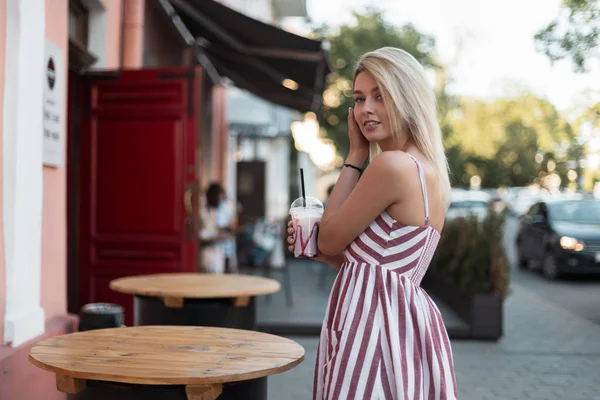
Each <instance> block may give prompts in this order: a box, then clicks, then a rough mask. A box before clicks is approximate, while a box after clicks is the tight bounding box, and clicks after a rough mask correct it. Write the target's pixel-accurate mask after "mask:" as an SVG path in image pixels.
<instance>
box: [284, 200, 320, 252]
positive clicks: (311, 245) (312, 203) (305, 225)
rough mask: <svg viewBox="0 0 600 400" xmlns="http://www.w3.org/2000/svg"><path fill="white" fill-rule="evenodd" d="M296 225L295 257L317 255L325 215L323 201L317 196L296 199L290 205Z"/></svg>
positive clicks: (294, 224)
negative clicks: (320, 225)
mask: <svg viewBox="0 0 600 400" xmlns="http://www.w3.org/2000/svg"><path fill="white" fill-rule="evenodd" d="M290 215H291V217H292V225H293V227H294V236H293V238H294V257H297V258H306V257H316V256H317V253H318V248H317V235H318V231H319V223H320V222H321V217H322V216H323V203H321V202H320V201H319V199H317V198H315V197H310V196H308V197H306V202H305V199H304V198H303V197H300V198H298V199H296V200H295V201H294V202H293V203H292V205H291V207H290Z"/></svg>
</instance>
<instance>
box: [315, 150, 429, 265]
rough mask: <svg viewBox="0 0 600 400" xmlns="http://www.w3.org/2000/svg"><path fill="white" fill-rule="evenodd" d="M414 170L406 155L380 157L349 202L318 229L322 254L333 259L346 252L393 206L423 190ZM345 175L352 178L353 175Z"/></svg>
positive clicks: (333, 209)
mask: <svg viewBox="0 0 600 400" xmlns="http://www.w3.org/2000/svg"><path fill="white" fill-rule="evenodd" d="M347 169H351V168H347ZM415 170H416V165H415V163H414V161H412V159H410V158H409V157H408V156H407V155H406V154H405V153H403V152H400V151H386V152H383V153H381V154H380V155H378V156H377V157H376V158H375V159H374V160H373V161H372V162H371V163H370V164H369V166H368V167H367V169H366V170H365V172H364V174H363V176H362V178H361V179H360V181H359V182H358V183H357V184H356V186H355V187H354V189H353V190H352V191H351V192H350V194H349V195H348V196H347V198H346V199H345V200H342V201H339V200H338V201H339V202H338V204H335V203H334V204H333V207H331V208H328V209H327V210H326V215H324V216H323V219H322V220H321V223H320V225H319V238H318V246H319V251H320V252H322V253H324V254H326V255H330V256H333V255H336V254H339V253H341V252H343V251H344V250H345V249H346V248H347V247H348V246H349V245H350V243H352V241H353V240H354V239H355V238H356V237H357V236H358V235H360V234H361V233H362V232H364V231H365V230H366V229H367V228H368V226H369V225H370V224H371V223H372V222H373V221H375V220H376V218H377V217H378V216H379V215H380V214H381V213H382V212H383V211H385V210H386V209H387V208H388V207H389V206H390V205H392V204H395V203H398V202H402V201H404V199H405V197H406V196H407V195H408V194H409V193H411V192H413V193H416V191H417V190H420V189H419V187H418V184H419V180H418V179H414V178H415V177H416V176H418V175H417V174H416V171H415ZM344 172H345V174H346V176H349V172H350V171H344ZM411 178H413V179H411ZM348 186H349V185H348ZM346 187H347V186H344V184H342V186H341V188H342V189H345V188H346ZM336 189H337V185H336ZM334 192H335V189H334ZM338 194H339V192H338ZM334 200H335V199H334ZM340 203H341V204H340ZM336 206H337V207H336Z"/></svg>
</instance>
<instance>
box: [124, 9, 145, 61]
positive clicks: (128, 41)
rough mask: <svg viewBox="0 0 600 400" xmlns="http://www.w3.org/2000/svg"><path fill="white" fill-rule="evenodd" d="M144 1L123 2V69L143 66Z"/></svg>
mask: <svg viewBox="0 0 600 400" xmlns="http://www.w3.org/2000/svg"><path fill="white" fill-rule="evenodd" d="M144 9H145V0H123V55H122V57H123V63H122V67H123V68H125V69H139V68H141V67H142V66H143V64H144Z"/></svg>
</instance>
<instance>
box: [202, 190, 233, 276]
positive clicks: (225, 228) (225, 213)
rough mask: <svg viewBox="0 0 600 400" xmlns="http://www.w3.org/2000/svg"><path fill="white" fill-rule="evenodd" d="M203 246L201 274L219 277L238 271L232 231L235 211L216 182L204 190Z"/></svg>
mask: <svg viewBox="0 0 600 400" xmlns="http://www.w3.org/2000/svg"><path fill="white" fill-rule="evenodd" d="M200 214H201V217H202V229H201V230H200V243H201V246H202V261H201V269H202V271H203V272H210V273H216V274H222V273H225V272H231V273H236V272H237V271H238V264H237V256H236V246H235V232H236V229H237V209H236V207H235V206H234V205H232V204H231V203H230V202H228V201H227V194H226V192H225V189H224V188H223V186H222V185H221V184H220V183H218V182H212V183H211V184H210V185H209V186H208V189H207V190H206V206H205V207H202V208H201V213H200Z"/></svg>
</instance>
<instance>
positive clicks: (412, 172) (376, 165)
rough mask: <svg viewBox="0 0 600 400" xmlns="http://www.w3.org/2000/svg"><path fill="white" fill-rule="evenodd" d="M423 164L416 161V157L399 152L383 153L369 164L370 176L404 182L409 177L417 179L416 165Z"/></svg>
mask: <svg viewBox="0 0 600 400" xmlns="http://www.w3.org/2000/svg"><path fill="white" fill-rule="evenodd" d="M415 160H417V162H418V163H419V164H421V165H423V163H422V162H421V161H419V160H418V158H417V157H415V156H413V155H411V154H409V153H407V152H404V151H401V150H393V151H384V152H382V153H381V154H379V155H378V156H377V157H375V158H374V159H373V160H372V161H371V163H370V164H369V168H372V169H371V173H372V174H374V175H375V174H376V175H377V176H381V177H388V178H391V179H394V180H396V179H402V181H404V182H406V179H407V178H409V177H410V176H416V177H417V178H418V176H419V175H418V173H417V174H416V172H418V164H417V162H415Z"/></svg>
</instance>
